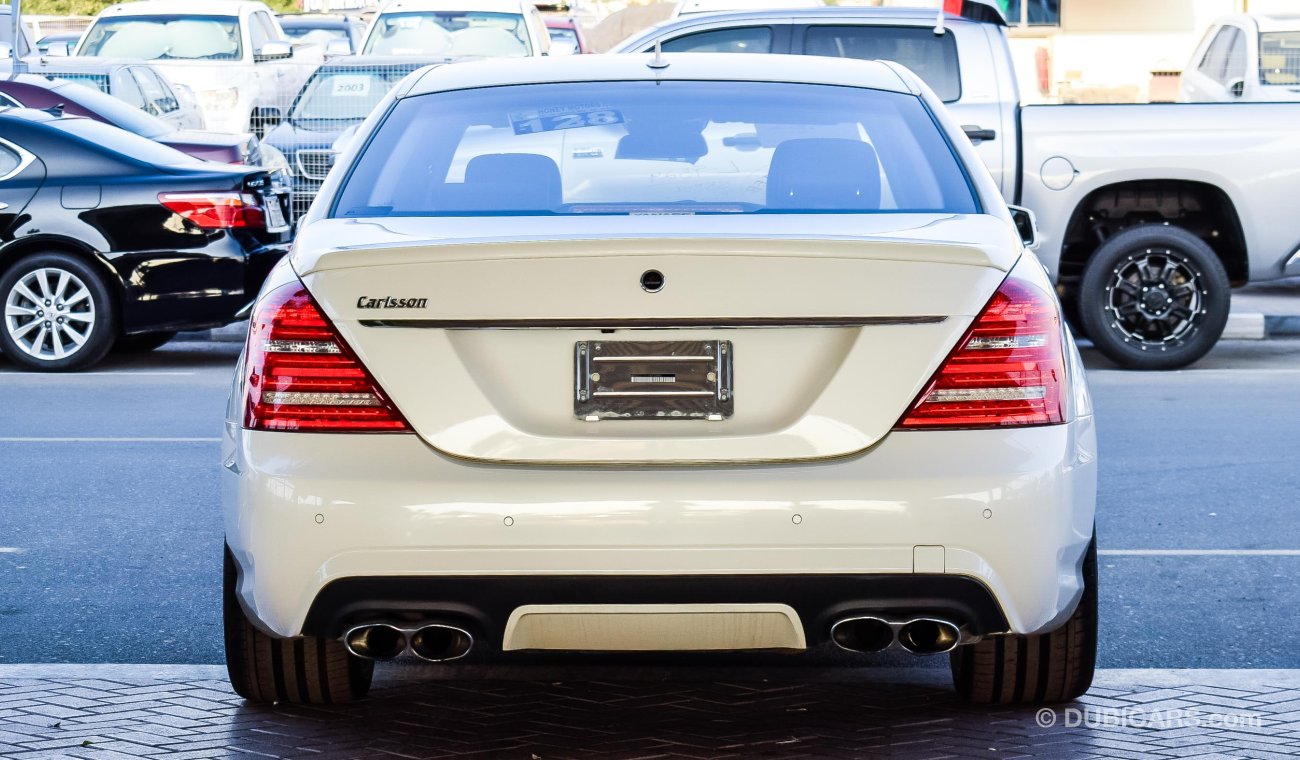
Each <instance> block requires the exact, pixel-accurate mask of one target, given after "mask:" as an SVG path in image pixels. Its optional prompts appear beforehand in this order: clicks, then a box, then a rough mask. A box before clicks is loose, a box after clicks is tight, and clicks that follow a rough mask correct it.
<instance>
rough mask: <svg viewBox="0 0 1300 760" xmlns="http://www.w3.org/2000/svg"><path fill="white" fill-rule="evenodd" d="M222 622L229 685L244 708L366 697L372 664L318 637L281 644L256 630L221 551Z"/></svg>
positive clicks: (230, 561)
mask: <svg viewBox="0 0 1300 760" xmlns="http://www.w3.org/2000/svg"><path fill="white" fill-rule="evenodd" d="M225 554H226V557H225V566H224V573H223V580H222V613H223V615H222V618H223V622H224V629H225V639H226V672H227V673H228V674H229V676H230V685H231V687H232V688H233V689H234V690H235V693H236V694H238V695H239V696H241V697H243V698H244V699H247V700H248V701H249V702H261V703H275V702H290V703H295V704H339V703H342V702H351V701H353V700H357V699H360V698H362V697H364V696H365V695H366V692H368V691H370V681H371V679H372V678H373V677H374V672H375V664H374V662H372V661H370V660H363V659H361V658H360V657H356V656H354V655H352V654H350V653H349V652H348V650H347V648H346V647H344V646H343V642H341V641H339V640H338V639H327V638H325V637H323V636H297V637H295V638H291V639H281V638H276V637H274V636H270V635H268V634H266V633H263V632H262V631H260V630H258V629H257V628H256V627H255V626H254V625H253V624H252V623H251V622H249V620H248V617H247V616H246V615H245V614H244V609H243V608H242V607H241V606H240V605H239V599H237V598H236V596H235V584H236V583H237V582H238V575H239V571H238V570H237V569H236V568H235V560H234V559H233V558H232V557H231V556H230V549H229V548H227V549H226V553H225Z"/></svg>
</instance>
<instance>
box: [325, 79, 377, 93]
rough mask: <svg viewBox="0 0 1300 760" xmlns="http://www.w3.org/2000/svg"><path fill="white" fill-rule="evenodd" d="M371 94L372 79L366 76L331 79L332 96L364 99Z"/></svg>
mask: <svg viewBox="0 0 1300 760" xmlns="http://www.w3.org/2000/svg"><path fill="white" fill-rule="evenodd" d="M369 94H370V77H368V76H365V75H354V76H347V75H343V76H335V77H330V96H331V97H344V98H364V97H365V96H367V95H369Z"/></svg>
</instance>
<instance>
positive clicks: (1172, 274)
mask: <svg viewBox="0 0 1300 760" xmlns="http://www.w3.org/2000/svg"><path fill="white" fill-rule="evenodd" d="M1078 298H1079V317H1080V320H1081V322H1082V324H1083V328H1084V332H1085V333H1086V334H1087V335H1088V337H1089V338H1091V339H1092V343H1093V345H1094V346H1096V347H1097V350H1099V351H1101V352H1102V353H1103V354H1105V355H1106V358H1108V359H1110V360H1111V361H1113V362H1115V363H1116V364H1118V365H1120V366H1121V367H1126V368H1128V369H1146V370H1152V369H1177V368H1179V367H1185V366H1187V365H1188V364H1191V363H1192V362H1194V361H1196V360H1197V359H1200V358H1201V357H1202V356H1205V354H1207V353H1209V351H1210V349H1212V348H1214V344H1215V343H1218V341H1219V336H1220V335H1222V334H1223V328H1224V327H1225V326H1226V325H1227V324H1228V308H1229V305H1230V304H1231V301H1232V293H1231V284H1230V283H1229V282H1228V273H1227V272H1226V271H1225V270H1224V268H1223V262H1222V261H1220V260H1219V257H1218V255H1217V254H1215V252H1214V249H1213V248H1210V246H1209V245H1207V244H1206V242H1205V241H1204V240H1201V239H1200V238H1199V237H1197V236H1195V235H1193V234H1192V233H1190V232H1188V231H1187V230H1185V229H1182V228H1181V227H1173V226H1166V225H1154V224H1152V225H1145V226H1142V227H1133V228H1130V229H1127V230H1124V231H1123V232H1121V233H1119V234H1118V235H1115V236H1114V237H1112V238H1110V239H1109V240H1107V241H1106V242H1105V243H1103V244H1102V246H1101V247H1100V248H1098V249H1097V251H1096V252H1095V253H1094V254H1093V255H1092V258H1090V259H1089V260H1088V265H1087V266H1086V267H1085V268H1084V270H1083V280H1082V282H1080V283H1079V294H1078Z"/></svg>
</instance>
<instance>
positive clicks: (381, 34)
mask: <svg viewBox="0 0 1300 760" xmlns="http://www.w3.org/2000/svg"><path fill="white" fill-rule="evenodd" d="M362 52H363V53H374V54H377V55H436V56H444V55H449V56H485V57H497V58H499V57H507V58H509V57H520V56H526V55H530V54H531V53H532V46H531V45H529V44H528V25H527V23H526V22H525V20H524V17H523V16H522V15H520V14H518V13H480V12H478V11H472V12H471V11H464V12H462V11H446V12H437V13H434V12H411V13H385V14H382V15H381V16H380V17H379V18H377V19H375V25H374V28H372V29H371V30H370V36H369V37H368V38H367V39H366V47H365V50H363V51H362Z"/></svg>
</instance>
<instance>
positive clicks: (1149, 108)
mask: <svg viewBox="0 0 1300 760" xmlns="http://www.w3.org/2000/svg"><path fill="white" fill-rule="evenodd" d="M1295 109H1296V106H1294V105H1286V104H1221V105H1216V104H1167V105H1166V104H1159V105H1157V104H1151V105H1141V106H1136V105H1077V106H1076V105H1066V106H1028V107H1025V108H1024V109H1022V114H1021V129H1022V140H1023V172H1024V176H1023V183H1022V191H1021V201H1022V203H1023V204H1024V205H1025V206H1028V207H1029V208H1032V209H1034V211H1035V212H1037V213H1038V217H1039V220H1040V225H1041V228H1040V240H1041V241H1042V246H1041V248H1040V249H1039V252H1038V253H1039V256H1040V257H1041V258H1042V259H1043V261H1044V263H1045V264H1046V265H1047V266H1048V268H1049V271H1051V273H1052V274H1053V277H1054V278H1056V279H1057V280H1058V281H1059V282H1063V283H1065V284H1067V285H1068V284H1069V283H1070V282H1072V281H1075V280H1077V277H1078V275H1079V273H1080V272H1081V270H1082V267H1083V264H1084V263H1085V262H1086V261H1087V257H1088V255H1089V254H1090V253H1091V251H1092V250H1095V249H1096V247H1097V246H1098V245H1099V244H1100V242H1101V239H1102V237H1104V236H1105V235H1106V234H1108V233H1110V234H1113V232H1114V231H1116V229H1115V228H1116V227H1122V226H1131V225H1132V224H1134V223H1138V222H1146V223H1152V222H1156V223H1158V222H1160V221H1166V222H1168V223H1170V224H1176V225H1179V226H1183V227H1186V228H1188V229H1189V230H1191V231H1192V232H1195V233H1196V234H1198V235H1201V236H1202V237H1203V238H1205V239H1206V241H1207V242H1208V243H1209V244H1210V245H1211V247H1212V248H1214V249H1215V252H1216V253H1218V254H1219V256H1220V258H1221V259H1223V261H1224V266H1225V268H1226V269H1227V271H1228V274H1229V277H1230V278H1231V279H1232V280H1233V281H1234V282H1244V281H1246V280H1247V279H1250V280H1256V279H1259V280H1264V279H1272V278H1276V277H1280V276H1282V275H1283V273H1284V270H1285V269H1286V268H1287V262H1288V260H1290V259H1292V257H1293V255H1294V254H1295V252H1296V250H1297V247H1300V226H1297V225H1286V224H1277V223H1276V222H1277V221H1278V220H1285V219H1289V218H1292V217H1291V215H1292V213H1293V211H1292V207H1293V200H1292V199H1293V197H1294V196H1293V188H1294V187H1296V186H1297V183H1300V133H1298V132H1296V130H1295V129H1294V117H1295ZM1122 217H1127V218H1122ZM1294 266H1296V265H1293V267H1294Z"/></svg>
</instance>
